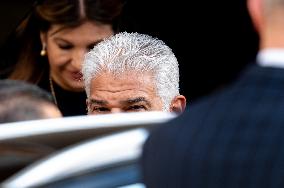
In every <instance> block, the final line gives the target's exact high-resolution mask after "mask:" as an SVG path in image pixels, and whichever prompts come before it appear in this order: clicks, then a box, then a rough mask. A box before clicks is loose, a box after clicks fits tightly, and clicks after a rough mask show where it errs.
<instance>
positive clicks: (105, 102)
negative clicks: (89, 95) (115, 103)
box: [89, 99, 108, 105]
mask: <svg viewBox="0 0 284 188" xmlns="http://www.w3.org/2000/svg"><path fill="white" fill-rule="evenodd" d="M89 102H90V103H91V104H97V105H107V104H108V102H107V101H105V100H98V99H89Z"/></svg>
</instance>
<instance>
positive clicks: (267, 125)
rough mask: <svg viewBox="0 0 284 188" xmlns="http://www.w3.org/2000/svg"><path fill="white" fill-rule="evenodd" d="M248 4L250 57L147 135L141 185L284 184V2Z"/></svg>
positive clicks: (226, 187)
mask: <svg viewBox="0 0 284 188" xmlns="http://www.w3.org/2000/svg"><path fill="white" fill-rule="evenodd" d="M247 5H248V10H249V13H250V15H251V18H252V21H253V23H254V25H255V28H256V30H257V31H258V33H259V37H260V48H259V53H258V55H257V58H256V61H255V63H252V64H251V65H249V66H248V67H247V69H246V70H244V72H243V73H242V74H241V75H240V77H239V79H237V80H236V81H235V82H234V83H233V84H232V85H230V86H228V87H227V88H226V89H224V90H223V91H219V92H217V93H214V94H212V95H210V96H208V97H207V98H204V99H202V100H200V101H199V102H198V103H195V104H192V105H191V108H190V109H189V110H188V111H187V112H185V113H183V114H182V115H181V116H179V117H178V118H176V119H175V120H173V121H170V122H168V123H166V124H165V126H162V127H161V128H159V129H157V130H155V131H154V132H153V133H152V134H151V135H150V137H149V138H148V140H147V141H146V143H145V145H144V150H143V155H142V156H143V157H142V169H143V171H142V172H143V178H144V183H145V185H146V187H147V188H157V187H164V188H166V187H175V188H179V187H182V188H184V187H188V188H208V187H210V188H233V187H234V188H235V187H240V188H282V187H284V150H283V148H284V137H283V134H284V126H283V125H284V116H283V113H284V87H283V84H284V37H283V36H284V35H283V34H284V1H283V0H248V1H247Z"/></svg>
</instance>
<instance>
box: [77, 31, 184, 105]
mask: <svg viewBox="0 0 284 188" xmlns="http://www.w3.org/2000/svg"><path fill="white" fill-rule="evenodd" d="M104 71H109V72H110V73H112V74H114V75H118V76H119V75H120V74H121V73H123V72H126V71H137V72H138V73H144V72H147V73H148V72H150V73H153V74H154V79H155V80H154V84H155V86H156V92H157V95H158V96H159V97H160V98H161V100H162V102H163V110H164V111H168V110H169V107H170V104H171V101H172V100H173V99H174V97H175V96H177V95H179V68H178V61H177V59H176V57H175V55H174V53H173V52H172V50H171V48H169V47H168V46H167V45H166V44H165V43H164V42H163V41H161V40H159V39H157V38H153V37H151V36H148V35H145V34H139V33H127V32H122V33H118V34H116V35H114V36H112V37H109V38H107V39H105V40H104V41H102V42H100V43H99V44H98V45H96V46H95V47H94V48H93V49H92V50H90V52H88V53H87V54H86V55H85V59H84V62H83V68H82V73H83V79H84V83H85V90H86V93H87V96H88V97H90V86H91V80H92V79H93V78H95V77H97V76H98V75H99V74H101V73H103V72H104Z"/></svg>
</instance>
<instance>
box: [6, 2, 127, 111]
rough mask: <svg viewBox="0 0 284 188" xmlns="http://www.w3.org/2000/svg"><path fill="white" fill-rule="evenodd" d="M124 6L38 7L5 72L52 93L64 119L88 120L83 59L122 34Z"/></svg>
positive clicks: (20, 32)
mask: <svg viewBox="0 0 284 188" xmlns="http://www.w3.org/2000/svg"><path fill="white" fill-rule="evenodd" d="M122 5H123V2H122V0H68V1H67V0H58V1H56V0H38V1H36V3H35V5H34V7H33V8H32V10H31V12H30V14H29V15H28V16H27V17H26V18H25V19H24V20H23V21H22V22H21V24H20V25H19V27H18V28H17V30H16V32H15V37H14V38H12V39H11V41H10V43H8V46H7V49H8V50H6V51H7V52H12V54H11V53H7V59H6V61H7V63H6V64H8V63H10V64H11V66H10V67H7V69H6V70H5V71H4V70H2V71H1V72H2V73H3V72H4V73H5V74H6V75H8V76H7V78H9V79H15V80H23V81H27V82H30V83H33V84H36V85H38V86H40V87H41V88H43V89H45V90H47V91H49V92H50V93H51V94H52V96H53V99H54V101H55V103H56V105H57V106H58V108H59V109H60V110H61V112H62V114H63V115H64V116H73V115H85V114H86V113H87V112H86V104H85V101H86V94H85V92H84V84H83V81H82V74H81V72H80V70H81V64H82V61H83V56H84V54H85V53H86V52H87V51H89V50H90V49H91V48H93V46H94V45H96V44H97V43H99V42H100V41H101V40H103V39H104V38H106V37H109V36H111V35H113V34H114V33H115V32H117V30H118V25H119V17H120V13H121V11H122ZM1 61H3V58H2V60H1ZM4 73H3V74H4Z"/></svg>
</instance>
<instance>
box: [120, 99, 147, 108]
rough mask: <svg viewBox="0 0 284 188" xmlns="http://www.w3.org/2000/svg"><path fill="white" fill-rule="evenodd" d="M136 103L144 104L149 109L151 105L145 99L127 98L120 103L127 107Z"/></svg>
mask: <svg viewBox="0 0 284 188" xmlns="http://www.w3.org/2000/svg"><path fill="white" fill-rule="evenodd" d="M138 102H145V103H146V105H148V106H149V107H151V103H150V102H149V101H148V100H147V99H146V98H145V97H136V98H129V99H126V100H124V101H122V103H127V104H128V105H131V104H135V103H138Z"/></svg>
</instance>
